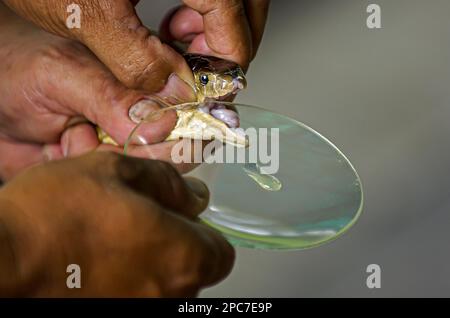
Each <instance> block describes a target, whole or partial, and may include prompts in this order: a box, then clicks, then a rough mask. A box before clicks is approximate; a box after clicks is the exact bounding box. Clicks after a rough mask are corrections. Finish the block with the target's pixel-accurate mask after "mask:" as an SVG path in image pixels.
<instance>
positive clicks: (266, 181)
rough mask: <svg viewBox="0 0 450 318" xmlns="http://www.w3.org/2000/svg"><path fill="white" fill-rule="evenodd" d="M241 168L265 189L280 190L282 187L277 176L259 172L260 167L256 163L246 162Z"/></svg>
mask: <svg viewBox="0 0 450 318" xmlns="http://www.w3.org/2000/svg"><path fill="white" fill-rule="evenodd" d="M242 169H243V170H244V171H245V173H247V175H248V176H249V177H250V178H252V179H253V180H254V181H255V182H256V183H257V184H258V185H259V186H260V187H261V188H263V189H264V190H266V191H280V190H281V188H282V187H283V184H282V183H281V181H280V180H279V179H278V178H276V177H274V176H272V175H270V174H263V173H261V168H260V167H259V166H258V164H256V163H246V164H245V165H244V168H242Z"/></svg>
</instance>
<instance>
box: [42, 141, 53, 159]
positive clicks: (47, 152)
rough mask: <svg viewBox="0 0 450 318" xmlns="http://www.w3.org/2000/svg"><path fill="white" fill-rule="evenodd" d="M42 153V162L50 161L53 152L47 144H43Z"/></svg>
mask: <svg viewBox="0 0 450 318" xmlns="http://www.w3.org/2000/svg"><path fill="white" fill-rule="evenodd" d="M43 155H44V162H48V161H52V159H53V154H52V151H51V150H50V149H49V147H48V146H47V145H45V146H44V151H43Z"/></svg>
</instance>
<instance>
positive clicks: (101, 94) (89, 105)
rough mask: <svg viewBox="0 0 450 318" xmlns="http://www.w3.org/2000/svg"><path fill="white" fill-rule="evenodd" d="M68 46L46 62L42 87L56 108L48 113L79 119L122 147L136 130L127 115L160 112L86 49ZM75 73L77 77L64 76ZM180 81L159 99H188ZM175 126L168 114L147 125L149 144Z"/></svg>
mask: <svg viewBox="0 0 450 318" xmlns="http://www.w3.org/2000/svg"><path fill="white" fill-rule="evenodd" d="M69 43H70V44H69V47H68V48H60V49H61V50H62V51H63V52H61V53H60V54H57V55H56V56H57V58H56V59H50V60H49V59H47V60H46V63H48V65H47V66H46V67H47V68H49V69H52V76H46V77H44V78H42V81H41V82H42V84H41V85H42V87H43V90H44V91H45V92H47V94H48V96H49V99H51V100H53V101H56V103H55V104H57V105H58V106H57V107H55V109H51V111H53V112H55V113H63V114H65V115H67V116H69V117H73V116H80V115H81V116H83V117H85V118H87V119H88V120H89V121H91V122H93V123H95V124H97V125H99V126H100V127H101V128H102V129H103V130H105V132H106V133H108V134H109V135H110V136H111V137H112V138H113V139H114V140H115V141H116V142H117V143H119V144H121V145H123V144H124V143H125V141H126V140H127V138H128V136H129V134H130V132H131V131H132V129H133V128H134V127H135V126H136V122H135V121H133V120H132V119H131V118H130V115H133V116H134V117H139V116H140V117H144V116H145V115H146V114H148V113H149V112H151V111H154V110H156V109H159V108H160V104H158V103H156V102H150V101H149V102H145V101H147V100H149V99H148V97H147V96H146V94H145V93H144V92H143V91H138V90H133V89H129V88H127V87H125V86H124V85H123V84H122V83H120V82H119V81H118V80H117V79H116V78H115V77H114V76H113V75H112V74H111V73H110V72H109V70H108V69H106V67H105V66H104V65H102V64H101V62H99V61H98V60H97V59H96V58H95V56H93V55H92V54H91V53H90V52H89V51H88V50H87V49H86V48H85V47H83V46H81V45H78V44H74V43H73V42H69ZM74 73H75V74H76V76H67V74H74ZM44 74H46V73H44ZM180 81H181V80H179V79H178V78H177V77H176V76H174V77H173V78H172V79H171V80H170V81H169V83H168V85H167V86H166V87H165V88H164V89H163V90H162V91H161V92H160V93H159V96H161V97H172V96H175V97H176V98H177V99H181V100H184V99H185V98H190V96H189V90H183V89H182V88H181V87H180V86H182V84H180ZM55 87H57V88H58V89H54V88H55ZM135 120H136V118H135ZM175 123H176V116H175V114H174V113H170V112H167V113H166V114H165V115H164V116H163V117H162V118H161V119H160V120H159V121H157V122H154V123H152V124H150V125H148V127H147V129H148V131H147V134H148V136H147V137H148V140H149V141H151V142H159V141H162V140H164V139H165V138H166V137H167V136H168V135H169V134H170V132H171V130H172V129H173V127H174V126H175ZM67 124H68V123H67Z"/></svg>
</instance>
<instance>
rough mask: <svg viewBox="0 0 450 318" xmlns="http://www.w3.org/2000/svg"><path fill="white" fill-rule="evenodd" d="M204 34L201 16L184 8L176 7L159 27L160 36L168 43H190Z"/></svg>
mask: <svg viewBox="0 0 450 318" xmlns="http://www.w3.org/2000/svg"><path fill="white" fill-rule="evenodd" d="M204 32H205V30H204V25H203V17H202V15H201V14H200V13H198V12H197V11H195V10H193V9H191V8H189V7H186V6H180V7H177V8H175V10H174V11H173V12H170V13H169V14H167V15H166V17H165V18H164V19H163V22H162V23H161V26H160V34H161V35H162V36H163V38H164V39H165V40H167V41H168V42H173V41H179V42H183V43H190V42H192V41H193V40H194V38H195V36H197V35H199V34H200V33H204Z"/></svg>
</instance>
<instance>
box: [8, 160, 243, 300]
mask: <svg viewBox="0 0 450 318" xmlns="http://www.w3.org/2000/svg"><path fill="white" fill-rule="evenodd" d="M207 202H208V191H207V189H206V187H205V186H204V185H203V184H202V183H200V182H199V181H197V180H193V179H190V180H186V179H183V178H182V177H180V176H179V174H178V173H177V172H176V170H175V169H174V168H173V167H172V166H171V165H170V164H167V163H163V162H160V161H150V160H141V159H136V158H129V157H123V156H120V155H117V154H113V153H107V152H103V153H95V154H89V155H85V156H82V157H79V158H77V159H70V160H63V161H57V162H52V163H49V164H46V165H41V166H38V167H34V168H31V169H28V170H27V171H26V172H24V173H22V174H21V175H19V176H17V177H16V178H15V179H14V180H12V181H11V182H9V183H8V184H7V185H5V186H4V188H2V189H1V190H0V255H1V256H2V257H1V258H0V265H1V267H2V271H0V294H1V296H52V297H53V296H58V297H66V296H74V297H79V296H80V297H86V296H113V297H115V296H145V297H146V296H166V297H167V296H178V297H180V296H181V297H184V296H193V295H196V293H197V292H198V291H199V289H200V288H202V287H204V286H208V285H210V284H213V283H216V282H217V281H218V280H220V279H222V278H223V277H224V276H225V275H226V274H227V273H228V272H229V271H230V269H231V267H232V264H233V259H234V251H233V249H232V247H231V246H230V245H229V244H228V243H227V242H226V241H225V240H224V239H223V238H222V237H221V236H220V235H219V234H217V233H216V232H214V231H213V230H211V229H209V228H207V227H205V226H203V225H201V224H199V223H197V222H196V221H195V220H196V216H197V215H198V214H199V213H200V212H201V211H202V210H203V209H204V208H205V207H206V205H207ZM10 251H11V253H9V252H10ZM12 255H14V257H12ZM69 264H78V265H80V267H81V286H82V288H81V289H68V288H67V287H66V279H67V276H68V274H67V273H66V268H67V266H68V265H69Z"/></svg>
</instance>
